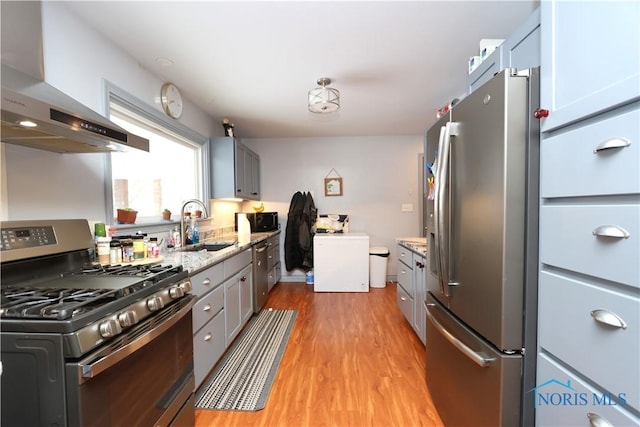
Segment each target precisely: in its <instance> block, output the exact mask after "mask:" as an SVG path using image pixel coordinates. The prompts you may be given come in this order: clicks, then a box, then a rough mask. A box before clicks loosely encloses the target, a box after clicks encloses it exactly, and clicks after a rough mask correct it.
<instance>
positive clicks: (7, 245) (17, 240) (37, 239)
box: [0, 226, 57, 251]
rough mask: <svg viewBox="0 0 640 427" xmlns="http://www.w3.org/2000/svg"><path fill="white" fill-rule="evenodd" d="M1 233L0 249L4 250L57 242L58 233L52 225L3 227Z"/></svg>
mask: <svg viewBox="0 0 640 427" xmlns="http://www.w3.org/2000/svg"><path fill="white" fill-rule="evenodd" d="M1 233H2V234H1V237H0V238H1V239H2V240H1V243H2V245H1V246H0V250H3V251H8V250H12V249H26V248H36V247H40V246H46V245H55V244H56V243H57V241H56V235H55V233H54V232H53V227H51V226H42V227H27V228H3V229H2V231H1Z"/></svg>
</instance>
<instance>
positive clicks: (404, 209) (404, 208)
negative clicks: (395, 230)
mask: <svg viewBox="0 0 640 427" xmlns="http://www.w3.org/2000/svg"><path fill="white" fill-rule="evenodd" d="M402 212H413V204H412V203H403V204H402Z"/></svg>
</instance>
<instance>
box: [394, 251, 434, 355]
mask: <svg viewBox="0 0 640 427" xmlns="http://www.w3.org/2000/svg"><path fill="white" fill-rule="evenodd" d="M427 271H428V269H427V260H426V257H425V256H424V255H422V254H419V253H416V252H413V251H412V250H410V249H408V248H406V247H405V246H403V245H402V243H400V244H399V245H398V287H397V289H396V302H397V304H398V308H400V311H401V312H402V314H403V315H404V317H405V318H406V319H407V322H409V324H410V325H411V327H412V328H413V330H414V331H415V332H416V335H418V338H420V341H422V343H423V344H426V342H427V339H426V338H427V334H426V330H427V329H426V321H427V312H426V308H425V306H424V301H425V299H426V298H427Z"/></svg>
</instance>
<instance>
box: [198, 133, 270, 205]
mask: <svg viewBox="0 0 640 427" xmlns="http://www.w3.org/2000/svg"><path fill="white" fill-rule="evenodd" d="M210 151H211V163H210V164H211V189H212V190H211V198H213V199H223V198H231V197H234V198H240V199H250V200H259V199H260V156H258V154H257V153H255V152H253V151H252V150H250V149H249V148H248V147H247V146H245V145H244V144H242V142H241V141H240V140H239V139H237V138H233V137H216V138H211V150H210Z"/></svg>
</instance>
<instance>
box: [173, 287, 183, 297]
mask: <svg viewBox="0 0 640 427" xmlns="http://www.w3.org/2000/svg"><path fill="white" fill-rule="evenodd" d="M169 296H170V297H171V299H176V298H182V297H183V296H184V290H182V288H181V287H180V286H174V287H173V288H169Z"/></svg>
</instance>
